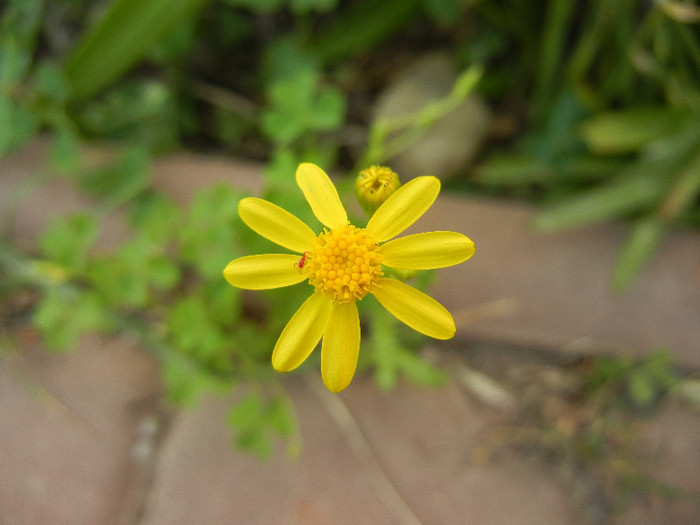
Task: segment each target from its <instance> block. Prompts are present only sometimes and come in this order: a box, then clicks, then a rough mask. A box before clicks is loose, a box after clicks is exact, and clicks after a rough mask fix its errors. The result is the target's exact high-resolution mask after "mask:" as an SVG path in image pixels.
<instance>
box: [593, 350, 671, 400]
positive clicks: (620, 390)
mask: <svg viewBox="0 0 700 525" xmlns="http://www.w3.org/2000/svg"><path fill="white" fill-rule="evenodd" d="M677 383H678V378H677V376H676V374H675V372H674V370H673V362H672V355H671V353H670V352H669V351H668V350H666V349H659V350H656V351H654V352H652V353H651V354H649V356H648V357H646V358H645V359H643V360H641V361H638V362H635V361H633V360H631V359H628V358H625V357H599V358H596V359H595V362H594V366H593V368H592V370H591V373H590V375H589V377H588V379H587V386H586V390H587V395H589V396H599V395H604V396H606V397H609V398H610V399H623V400H626V401H627V402H628V403H629V404H630V405H631V406H632V408H634V409H636V410H639V411H642V412H645V413H648V412H649V411H651V410H653V409H654V408H655V407H656V406H657V404H658V402H659V401H660V400H661V398H663V396H665V395H666V394H667V393H668V392H669V391H670V390H671V389H672V388H673V387H674V386H675V385H676V384H677ZM619 394H621V395H622V397H620V396H619Z"/></svg>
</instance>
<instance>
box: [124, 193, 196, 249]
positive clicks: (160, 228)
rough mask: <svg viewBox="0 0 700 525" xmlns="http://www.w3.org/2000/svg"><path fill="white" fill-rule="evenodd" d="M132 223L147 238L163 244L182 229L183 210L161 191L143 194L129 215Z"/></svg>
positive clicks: (135, 202)
mask: <svg viewBox="0 0 700 525" xmlns="http://www.w3.org/2000/svg"><path fill="white" fill-rule="evenodd" d="M129 219H130V222H131V225H132V226H133V227H134V229H135V230H136V231H137V232H139V234H141V235H143V236H144V237H145V238H146V239H149V240H150V241H152V242H154V243H158V244H160V245H161V246H166V245H167V244H168V242H169V241H170V240H171V239H172V238H173V237H175V235H176V234H177V233H178V232H179V231H180V230H181V229H182V223H183V220H184V217H183V213H182V210H181V209H180V207H179V206H178V205H177V204H175V203H174V202H173V201H172V200H170V199H169V198H168V197H165V196H164V195H162V194H160V193H147V194H143V195H142V196H141V198H138V199H136V200H135V201H134V203H133V206H132V208H131V214H130V216H129Z"/></svg>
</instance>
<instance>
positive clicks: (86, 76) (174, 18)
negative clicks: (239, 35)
mask: <svg viewBox="0 0 700 525" xmlns="http://www.w3.org/2000/svg"><path fill="white" fill-rule="evenodd" d="M206 2H207V0H179V1H177V2H173V1H172V0H114V1H112V2H111V3H110V4H109V8H108V9H107V11H106V13H105V15H104V16H103V17H102V19H101V20H100V21H99V23H98V24H97V26H95V27H94V28H93V29H92V30H89V31H85V32H84V33H83V36H82V38H81V40H80V41H79V43H78V45H77V46H76V47H75V49H73V51H72V52H71V54H70V55H69V56H68V59H67V60H66V64H65V73H66V76H67V78H68V80H69V81H70V84H71V95H72V98H73V99H74V100H83V99H86V98H88V97H90V96H92V95H94V94H95V93H97V92H99V91H100V90H102V89H103V88H105V87H106V86H108V85H109V84H110V83H112V82H113V81H114V80H116V79H117V78H118V77H119V76H120V75H122V74H123V73H124V72H125V71H126V70H128V69H129V68H130V67H131V66H133V65H134V64H135V63H136V62H138V61H139V60H140V59H141V58H143V57H144V56H145V54H146V53H147V52H148V50H149V49H150V48H151V46H153V45H154V44H155V43H156V42H157V41H158V40H159V39H160V38H162V37H163V36H164V35H165V34H166V33H167V32H168V31H169V30H171V29H172V28H173V27H175V26H176V25H177V24H178V23H181V22H183V21H184V20H186V19H188V18H189V17H192V16H196V13H197V11H198V10H199V9H200V8H201V7H202V6H203V5H204V4H205V3H206Z"/></svg>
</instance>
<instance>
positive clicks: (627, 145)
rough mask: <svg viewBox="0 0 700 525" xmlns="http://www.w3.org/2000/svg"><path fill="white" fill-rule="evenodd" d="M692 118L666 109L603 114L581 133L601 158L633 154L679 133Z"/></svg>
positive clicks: (595, 118) (592, 120)
mask: <svg viewBox="0 0 700 525" xmlns="http://www.w3.org/2000/svg"><path fill="white" fill-rule="evenodd" d="M691 118H692V117H691V116H690V115H689V114H688V113H687V112H685V111H678V110H675V109H669V108H667V107H656V108H645V109H631V110H626V111H619V112H611V113H601V114H599V115H596V116H594V117H592V118H590V119H588V120H586V121H585V122H584V123H583V124H581V126H580V128H579V130H580V134H581V137H582V139H583V140H584V141H585V142H586V144H587V145H588V147H589V148H590V149H592V150H593V151H595V152H596V153H599V154H604V155H611V154H620V153H632V152H635V151H638V150H640V149H642V148H643V147H644V146H646V145H647V144H649V143H651V142H652V141H654V140H656V139H658V138H661V137H665V136H668V135H671V134H674V133H677V132H678V131H679V130H681V129H682V128H683V126H685V125H686V124H687V123H688V122H689V121H690V119H691Z"/></svg>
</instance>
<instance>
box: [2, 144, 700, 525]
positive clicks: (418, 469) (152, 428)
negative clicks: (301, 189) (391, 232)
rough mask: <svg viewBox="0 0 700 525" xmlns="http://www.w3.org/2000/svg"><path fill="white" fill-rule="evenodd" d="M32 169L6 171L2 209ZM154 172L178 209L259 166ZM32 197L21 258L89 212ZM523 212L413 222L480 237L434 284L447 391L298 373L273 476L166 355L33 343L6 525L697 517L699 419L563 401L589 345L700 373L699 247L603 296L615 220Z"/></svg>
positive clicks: (492, 210) (492, 208)
mask: <svg viewBox="0 0 700 525" xmlns="http://www.w3.org/2000/svg"><path fill="white" fill-rule="evenodd" d="M38 158H39V156H38V155H37V154H36V153H27V154H24V155H21V156H19V157H15V158H12V159H9V160H7V161H3V164H1V165H0V186H1V187H0V209H3V206H4V205H6V204H7V200H5V201H4V202H3V201H2V200H3V199H8V198H9V197H8V195H10V190H11V188H12V187H13V184H16V182H17V180H19V178H21V177H22V176H23V174H26V173H27V172H28V171H31V170H32V169H33V167H32V166H36V162H38V161H37V159H38ZM158 173H159V179H158V181H159V182H158V184H161V185H163V187H164V188H165V189H166V190H167V191H169V192H170V193H171V194H172V195H173V196H175V197H178V198H180V199H182V200H185V199H186V196H187V195H191V186H192V185H193V184H194V185H206V184H209V183H211V182H212V181H214V180H230V181H232V182H236V183H238V184H243V185H248V187H251V188H254V187H255V185H256V183H255V181H256V176H257V173H258V172H257V168H256V167H251V166H241V165H237V164H229V163H224V162H222V161H218V160H211V159H204V160H202V159H196V158H192V157H177V158H174V159H169V160H166V161H164V162H163V163H162V164H161V165H160V166H159V168H158ZM192 173H197V174H198V176H197V180H196V181H194V180H193V179H192V177H191V174H192ZM13 181H14V182H13ZM41 191H45V193H44V194H42V193H41V192H37V193H35V194H34V195H32V196H31V197H30V198H29V199H28V200H27V201H26V202H25V205H24V206H23V207H22V210H21V213H20V216H19V217H18V220H17V222H16V225H15V230H16V235H17V237H18V239H17V240H18V242H20V243H24V244H25V245H30V244H31V243H32V242H33V238H34V237H35V235H36V232H37V231H38V230H39V228H40V227H41V225H42V224H44V223H45V222H46V221H47V220H50V216H51V214H53V213H55V212H57V211H61V210H66V209H71V208H73V207H75V206H79V205H80V202H79V200H77V199H75V198H74V197H73V196H72V195H71V194H70V192H69V191H68V190H66V188H64V187H63V186H61V185H56V186H52V187H50V188H48V189H47V190H41ZM529 217H531V212H530V211H529V210H528V209H527V208H525V207H521V206H518V205H510V204H508V205H504V204H502V203H489V202H467V203H465V202H463V201H461V200H459V199H456V198H444V199H442V200H441V201H440V205H439V206H437V207H436V211H435V213H433V214H431V215H429V216H428V217H426V218H425V222H423V223H422V224H421V225H420V226H421V229H430V228H431V224H435V225H437V224H442V223H443V222H444V221H445V220H446V218H449V219H450V221H451V222H450V224H451V226H450V227H452V228H454V229H456V230H459V231H464V232H466V233H468V234H469V235H470V236H471V237H472V238H473V239H474V240H475V242H476V245H477V255H476V256H475V257H474V259H473V261H470V263H469V265H470V266H469V268H466V266H465V268H464V271H463V273H459V274H457V273H447V274H446V275H442V276H441V280H440V281H439V282H438V284H437V287H436V289H435V295H436V296H437V298H438V299H439V300H440V301H442V302H443V303H445V304H446V305H447V306H448V307H450V309H451V310H452V311H454V312H455V313H456V315H455V317H456V319H457V323H458V340H457V341H456V342H454V343H450V344H447V345H439V346H437V345H436V346H432V347H431V348H428V349H426V353H427V355H428V357H429V358H431V359H433V360H435V362H436V363H437V364H438V365H440V366H443V367H444V368H445V370H447V371H448V377H449V380H448V383H447V385H446V386H445V387H444V388H441V389H425V388H418V387H414V386H410V385H407V384H403V383H402V384H400V385H399V387H398V388H397V389H395V390H394V391H392V392H388V393H384V392H380V391H378V389H377V388H376V386H374V384H373V383H372V381H371V380H370V378H369V377H365V376H359V377H357V378H356V379H355V380H354V382H353V384H352V386H351V387H350V388H348V389H347V390H346V391H345V392H343V393H342V394H341V395H338V396H333V395H331V394H329V393H327V392H326V391H325V390H324V389H323V388H322V386H320V384H319V379H318V374H317V372H315V371H313V370H310V371H309V373H298V374H293V375H290V376H289V377H287V378H285V380H284V383H283V384H284V387H285V389H286V390H287V391H288V393H289V395H290V397H291V400H292V402H293V404H294V407H295V410H296V412H297V415H298V418H299V428H300V432H301V444H302V448H301V451H300V454H299V455H298V456H296V457H290V456H289V455H288V454H286V453H285V446H286V445H285V443H280V446H279V450H278V452H277V454H276V455H275V457H274V458H273V459H272V460H271V461H268V462H261V461H260V460H258V459H256V458H254V457H251V456H248V455H243V454H241V453H237V452H236V451H235V450H234V449H233V448H232V446H231V435H230V432H229V430H228V428H227V426H226V424H225V421H224V420H225V415H226V411H227V409H228V408H229V407H230V406H231V404H232V401H233V400H232V399H231V398H228V397H216V396H213V397H209V398H207V399H205V400H204V401H203V402H202V403H201V404H200V405H199V406H197V407H194V408H191V409H186V410H185V409H177V408H174V407H171V406H168V405H167V404H166V403H165V402H164V401H163V399H162V386H161V384H160V381H159V375H158V365H157V362H156V361H155V360H154V359H152V358H151V357H150V356H149V354H148V353H147V352H146V351H145V350H144V349H143V348H140V347H138V346H137V345H136V344H135V343H134V342H133V341H131V340H129V339H125V338H111V339H103V338H99V337H96V336H93V337H86V338H84V339H83V341H82V343H81V345H80V348H77V349H76V350H75V351H73V352H70V353H67V354H63V355H51V354H48V353H46V352H45V351H44V350H43V349H42V348H41V346H40V345H39V343H38V342H37V340H36V338H35V336H34V334H33V333H32V332H31V330H24V329H20V330H19V331H18V332H17V333H16V334H14V335H15V336H16V340H17V343H16V344H14V345H13V346H12V347H11V348H8V349H6V350H5V352H4V354H3V356H2V359H0V421H2V425H0V478H1V479H0V524H2V525H25V524H51V525H62V524H70V525H82V524H85V525H92V524H105V525H111V524H114V525H135V524H139V525H156V524H157V525H160V524H163V525H165V524H168V525H171V524H176V525H177V524H212V523H222V524H229V523H230V524H238V523H254V524H257V523H259V524H273V523H274V524H276V523H291V524H317V523H318V524H326V523H333V524H358V523H368V524H370V523H371V524H375V523H387V524H393V523H397V524H403V523H425V524H454V523H470V524H500V523H503V524H509V525H510V524H536V523H537V524H540V523H547V524H558V523H562V524H564V523H623V524H627V523H629V524H632V523H635V524H637V523H673V524H692V523H700V506H698V505H697V502H694V500H693V496H692V494H696V495H697V494H700V476H699V475H698V472H700V438H699V436H700V415H698V411H697V410H695V409H693V408H691V407H690V406H689V405H688V404H687V402H686V401H683V400H680V399H678V398H676V397H671V398H668V399H666V400H664V401H663V402H662V403H661V404H660V405H659V409H658V410H657V411H655V412H653V413H651V414H647V415H645V416H644V417H641V416H638V415H634V414H632V415H630V414H627V413H619V412H616V411H612V410H606V409H604V408H601V407H600V406H596V407H594V408H591V407H592V405H590V404H585V403H582V402H580V401H578V400H576V399H572V397H571V395H570V394H571V392H572V391H574V390H575V389H576V388H577V381H578V380H579V379H580V377H581V374H582V370H581V368H580V366H582V365H580V363H579V361H578V357H577V356H579V355H581V354H586V353H589V352H612V353H615V352H622V351H623V350H627V351H629V352H631V353H636V354H637V355H642V354H644V353H645V352H648V351H650V350H653V349H654V348H655V347H656V346H658V345H660V344H665V345H668V346H670V347H671V348H672V349H673V350H674V357H675V359H676V361H677V362H678V363H679V364H681V365H683V366H684V367H685V368H686V369H687V370H690V371H692V370H697V369H698V368H700V352H698V348H697V341H698V340H700V324H699V323H697V317H698V312H700V278H699V277H698V274H697V270H698V261H700V242H699V241H698V238H697V237H694V236H691V235H685V234H679V235H676V236H673V237H672V238H670V239H669V240H668V241H667V243H666V245H665V248H664V250H663V255H662V257H661V258H657V260H655V261H654V263H653V264H652V266H651V267H650V268H649V269H648V271H647V273H646V274H645V276H644V278H643V279H641V280H640V281H639V282H638V283H637V284H636V285H635V287H634V288H633V290H631V291H630V293H629V294H627V295H625V296H612V295H610V294H609V293H608V292H607V288H606V279H607V276H608V274H609V263H610V261H611V260H612V258H613V257H614V253H615V249H616V247H617V246H618V243H619V239H620V238H621V236H622V233H623V232H622V231H621V230H620V228H617V227H612V226H611V227H602V228H596V229H591V230H587V231H581V232H574V233H569V234H567V235H562V236H550V237H541V236H535V235H533V234H532V233H530V232H529V231H528V230H527V228H526V225H527V221H528V220H529ZM455 222H456V223H457V224H455ZM435 227H437V226H435ZM110 228H111V231H110V232H108V235H113V236H115V237H118V236H119V235H120V234H121V233H120V225H119V224H115V225H113V226H111V227H110ZM443 228H444V226H443ZM591 411H593V412H591ZM600 422H603V423H600ZM606 422H607V423H610V424H611V425H612V424H615V425H616V426H614V428H615V432H613V433H612V435H611V437H610V439H609V441H608V440H607V437H606V441H605V444H606V447H605V450H604V451H603V452H602V453H601V454H600V455H598V456H595V457H592V458H590V460H589V461H588V462H585V461H584V462H582V461H581V460H580V458H578V456H576V450H577V444H579V443H580V439H581V436H586V435H591V432H593V434H592V435H596V436H600V435H603V434H595V432H597V430H596V429H598V428H599V427H600V426H601V425H603V427H604V428H608V427H605V424H604V423H606ZM596 425H598V426H596ZM610 428H613V427H610ZM605 436H607V434H605ZM572 454H573V455H572ZM640 474H644V476H640ZM635 479H636V480H637V482H638V483H647V485H644V487H645V488H644V489H643V490H640V491H638V492H636V493H630V495H629V496H628V497H624V496H625V494H628V492H626V491H625V490H623V488H624V483H622V481H621V480H623V481H624V480H628V481H629V480H635Z"/></svg>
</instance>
